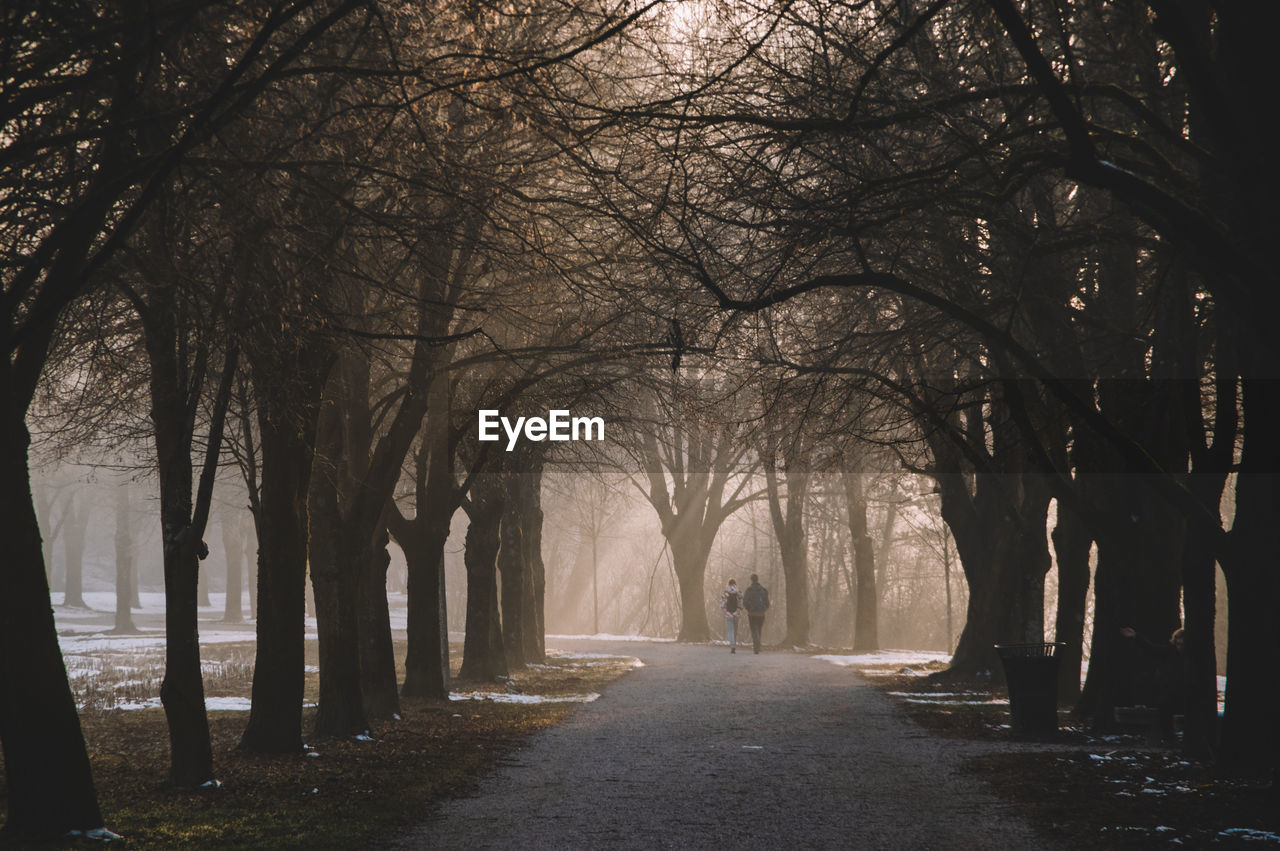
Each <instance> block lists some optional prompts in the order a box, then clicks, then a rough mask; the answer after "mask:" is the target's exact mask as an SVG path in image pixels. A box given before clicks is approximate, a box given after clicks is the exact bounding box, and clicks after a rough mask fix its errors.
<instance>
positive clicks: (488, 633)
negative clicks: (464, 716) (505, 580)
mask: <svg viewBox="0 0 1280 851" xmlns="http://www.w3.org/2000/svg"><path fill="white" fill-rule="evenodd" d="M504 483H505V480H504V477H503V476H502V475H501V473H498V472H483V473H480V474H478V475H477V476H476V477H475V482H474V484H473V485H472V488H471V510H470V512H469V513H470V516H471V524H470V525H469V526H468V527H467V541H466V553H465V556H464V561H465V563H466V567H467V628H466V629H467V633H466V638H465V640H464V642H463V645H462V668H461V669H460V670H459V671H458V677H459V679H464V680H475V681H482V682H490V681H493V680H496V679H497V678H498V677H505V676H507V660H506V656H505V654H504V651H503V645H502V623H501V620H500V618H499V615H498V587H497V569H496V560H497V556H498V548H499V534H500V529H501V526H502V514H503V509H504V507H505V504H506V494H505V492H504V490H503V487H504Z"/></svg>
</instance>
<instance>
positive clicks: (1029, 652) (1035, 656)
mask: <svg viewBox="0 0 1280 851" xmlns="http://www.w3.org/2000/svg"><path fill="white" fill-rule="evenodd" d="M1065 646H1066V645H1065V644H1063V643H1062V642H1043V643H1040V644H997V645H996V646H995V647H996V652H997V653H999V654H1000V662H1001V663H1002V664H1003V665H1004V678H1005V682H1006V683H1007V684H1008V686H1009V714H1010V715H1011V716H1012V718H1013V723H1012V726H1013V732H1014V733H1015V734H1018V735H1023V736H1052V735H1054V734H1055V733H1057V732H1058V648H1060V647H1065Z"/></svg>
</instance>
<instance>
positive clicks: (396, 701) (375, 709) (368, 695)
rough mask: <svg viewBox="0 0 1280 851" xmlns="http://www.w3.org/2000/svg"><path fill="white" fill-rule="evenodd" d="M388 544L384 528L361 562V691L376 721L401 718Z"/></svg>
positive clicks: (370, 713) (367, 710)
mask: <svg viewBox="0 0 1280 851" xmlns="http://www.w3.org/2000/svg"><path fill="white" fill-rule="evenodd" d="M388 543H390V539H389V538H388V536H387V530H386V528H385V527H384V528H382V529H381V530H380V531H379V532H378V536H377V540H376V541H375V543H374V546H373V549H372V551H371V552H369V553H368V555H367V556H366V557H365V558H364V559H363V560H362V561H361V562H360V563H361V564H362V565H363V566H364V568H365V569H364V570H363V571H361V574H360V588H359V601H360V611H359V616H360V617H359V630H360V631H359V635H360V691H361V694H363V696H364V712H365V715H366V717H368V718H370V719H373V720H375V721H387V720H390V719H392V718H396V717H399V715H400V695H399V693H398V692H397V691H396V656H395V646H394V645H393V644H392V641H391V612H390V610H389V608H388V606H387V568H388V567H389V566H390V565H391V554H390V553H388V552H387V544H388Z"/></svg>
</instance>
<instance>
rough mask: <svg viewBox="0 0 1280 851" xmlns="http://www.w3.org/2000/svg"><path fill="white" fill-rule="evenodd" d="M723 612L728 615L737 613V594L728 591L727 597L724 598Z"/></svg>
mask: <svg viewBox="0 0 1280 851" xmlns="http://www.w3.org/2000/svg"><path fill="white" fill-rule="evenodd" d="M724 610H725V611H726V612H729V613H730V614H732V613H734V612H736V611H738V592H737V591H730V592H729V596H728V597H725V598H724Z"/></svg>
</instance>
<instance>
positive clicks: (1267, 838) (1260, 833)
mask: <svg viewBox="0 0 1280 851" xmlns="http://www.w3.org/2000/svg"><path fill="white" fill-rule="evenodd" d="M1218 835H1219V836H1234V837H1236V838H1237V839H1243V840H1244V841H1246V842H1280V833H1272V832H1271V831H1269V830H1255V829H1254V828H1251V827H1229V828H1227V829H1226V830H1220V831H1218Z"/></svg>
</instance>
